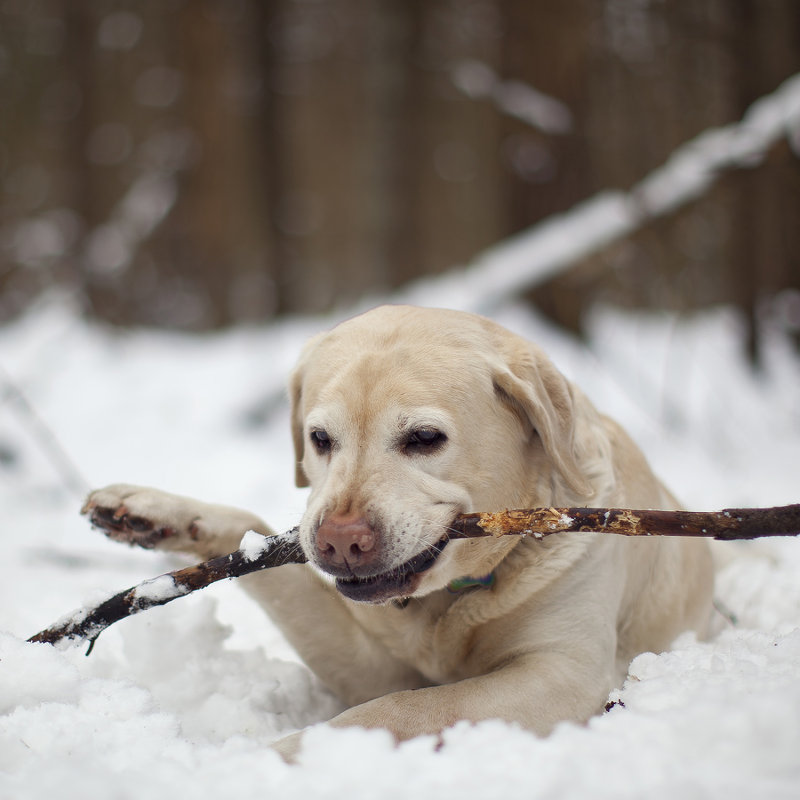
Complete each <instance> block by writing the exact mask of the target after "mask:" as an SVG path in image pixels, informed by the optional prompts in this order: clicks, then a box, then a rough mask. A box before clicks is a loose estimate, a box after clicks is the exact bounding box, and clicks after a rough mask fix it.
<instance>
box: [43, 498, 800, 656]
mask: <svg viewBox="0 0 800 800" xmlns="http://www.w3.org/2000/svg"><path fill="white" fill-rule="evenodd" d="M569 532H572V533H613V534H619V535H623V536H700V537H707V538H713V539H721V540H734V539H755V538H759V537H764V536H798V535H800V504H798V505H790V506H777V507H774V508H733V509H725V510H723V511H710V512H703V511H650V510H631V509H622V508H534V509H525V510H517V511H501V512H496V513H474V514H462V515H460V516H458V517H457V518H456V519H455V521H454V522H453V524H452V525H451V526H450V528H449V530H448V535H449V537H450V538H451V539H472V538H477V537H482V536H493V537H497V536H525V537H527V536H531V537H533V538H535V539H541V538H543V537H545V536H550V535H551V534H554V533H569ZM305 561H306V557H305V554H304V553H303V551H302V549H301V547H300V542H299V538H298V529H297V528H293V529H292V530H290V531H287V532H286V533H283V534H280V535H278V536H266V537H265V536H261V535H260V534H256V533H248V534H246V535H245V537H244V539H242V544H241V546H240V548H239V549H238V550H236V551H235V552H233V553H230V554H229V555H226V556H220V557H219V558H214V559H211V560H210V561H204V562H202V563H200V564H196V565H195V566H193V567H186V568H184V569H179V570H175V571H174V572H168V573H166V574H164V575H161V576H159V577H157V578H152V579H150V580H147V581H144V582H143V583H140V584H137V585H136V586H133V587H132V588H130V589H126V590H125V591H124V592H120V593H119V594H116V595H114V596H113V597H111V598H109V599H108V600H106V601H105V602H103V603H101V604H100V605H98V606H95V607H94V608H91V609H80V610H78V611H77V612H75V613H73V614H71V615H69V616H68V617H65V618H64V619H62V620H60V621H59V622H57V623H55V624H54V625H53V626H52V627H50V628H47V629H46V630H43V631H41V632H40V633H37V634H36V635H35V636H32V637H31V638H30V639H29V640H28V641H30V642H45V643H48V644H58V643H60V642H62V641H68V640H72V641H78V642H80V641H88V642H89V649H88V650H87V653H86V654H87V655H88V654H89V653H90V652H91V650H92V647H93V646H94V642H95V640H96V639H97V637H98V636H99V635H100V634H101V633H102V632H103V631H104V630H105V629H106V628H107V627H108V626H109V625H112V624H113V623H114V622H117V621H119V620H121V619H124V618H125V617H128V616H131V615H133V614H138V613H139V612H140V611H145V610H146V609H148V608H152V607H153V606H159V605H164V604H165V603H169V602H170V601H171V600H174V599H175V598H176V597H183V596H184V595H186V594H189V593H190V592H194V591H196V590H197V589H202V588H204V587H205V586H208V585H210V584H212V583H214V582H216V581H219V580H222V579H224V578H239V577H241V576H242V575H247V574H249V573H251V572H258V571H260V570H262V569H269V568H271V567H280V566H282V565H284V564H302V563H305Z"/></svg>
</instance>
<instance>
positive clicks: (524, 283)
mask: <svg viewBox="0 0 800 800" xmlns="http://www.w3.org/2000/svg"><path fill="white" fill-rule="evenodd" d="M798 130H800V74H798V75H795V76H793V77H792V78H790V79H788V80H787V81H785V82H784V83H783V84H782V85H781V86H780V87H778V89H776V90H775V91H774V92H772V93H771V94H769V95H767V96H765V97H763V98H761V99H759V100H758V101H756V102H755V103H753V104H752V105H751V106H750V108H749V109H748V110H747V112H746V113H745V114H744V116H743V117H742V119H741V120H740V121H739V122H736V123H732V124H730V125H726V126H723V127H720V128H711V129H709V130H707V131H705V132H703V133H701V134H700V135H699V136H697V137H695V138H694V139H691V140H690V141H688V142H686V143H685V144H683V145H681V146H680V147H679V148H678V149H677V150H676V151H675V152H674V153H673V154H672V155H671V156H670V158H669V159H668V160H667V161H666V163H664V164H663V165H662V166H660V167H658V168H657V169H655V170H653V172H651V173H650V174H649V175H647V176H646V177H645V178H643V179H642V180H641V181H639V182H638V183H637V184H635V185H634V186H633V187H632V188H631V189H630V191H627V192H624V191H616V190H609V191H604V192H600V193H599V194H597V195H595V196H594V197H591V198H589V199H587V200H585V201H584V202H582V203H580V204H578V205H577V206H575V207H574V208H572V209H571V210H570V211H567V212H565V213H564V214H560V215H556V216H552V217H549V218H547V219H545V220H543V221H542V222H540V223H538V224H537V225H535V226H533V227H532V228H530V229H528V230H526V231H523V232H522V233H520V234H518V235H516V236H513V237H511V238H509V239H506V240H504V241H503V242H501V243H499V244H497V245H495V246H494V247H491V248H490V249H488V250H486V251H485V252H484V253H482V254H481V255H480V256H478V258H477V259H476V260H475V261H474V262H473V263H472V264H471V265H469V266H468V267H466V268H463V269H458V270H453V271H452V272H448V273H445V274H443V275H441V276H437V277H435V278H429V279H424V280H421V281H418V282H416V283H414V284H413V285H411V286H410V287H408V288H407V289H406V290H405V291H404V292H402V293H401V294H400V295H399V296H398V298H397V299H398V300H400V301H402V302H410V303H420V304H426V303H427V302H429V301H430V298H431V297H437V298H447V303H448V305H450V306H454V307H459V308H464V309H467V310H473V311H487V310H489V309H490V308H492V307H493V306H495V305H497V303H499V302H501V301H502V300H503V299H504V298H507V297H509V296H512V295H514V294H518V293H519V292H522V291H526V290H529V289H531V288H533V287H534V286H536V285H538V284H541V283H543V282H544V281H546V280H548V279H549V278H551V277H553V276H554V275H556V274H558V273H559V272H563V271H565V270H567V269H569V268H570V267H571V266H573V265H574V264H576V263H578V262H580V261H581V260H582V259H584V258H586V257H588V256H589V255H591V254H592V253H595V252H597V251H598V250H600V249H602V248H603V247H606V246H608V245H609V244H612V243H613V242H615V241H619V240H621V239H623V238H625V237H626V236H629V235H631V234H632V233H634V232H635V231H637V230H639V229H641V228H642V227H644V226H645V225H646V224H647V222H648V221H649V220H651V219H654V218H657V217H660V216H662V215H664V214H667V213H670V212H672V211H675V210H677V209H679V208H680V207H682V206H684V205H686V204H687V203H690V202H692V201H693V200H696V199H697V198H699V197H701V196H702V195H703V194H704V193H705V192H706V191H708V189H709V188H710V187H711V186H712V185H713V184H714V182H715V181H716V180H717V178H718V177H719V176H720V175H721V174H722V173H723V172H725V171H728V170H733V169H742V168H748V167H753V166H757V165H758V164H759V163H760V162H761V160H762V159H763V157H764V156H765V154H766V152H767V151H768V150H769V148H770V147H771V146H772V145H773V144H774V143H775V142H776V141H777V140H778V139H780V138H781V137H783V136H787V137H788V138H789V139H790V141H796V140H797V136H798V133H797V132H798ZM440 302H441V301H440Z"/></svg>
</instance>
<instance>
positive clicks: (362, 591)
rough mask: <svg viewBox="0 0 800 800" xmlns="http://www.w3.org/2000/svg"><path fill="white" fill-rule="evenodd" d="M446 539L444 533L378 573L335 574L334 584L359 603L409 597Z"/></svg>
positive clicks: (433, 561)
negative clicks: (430, 544)
mask: <svg viewBox="0 0 800 800" xmlns="http://www.w3.org/2000/svg"><path fill="white" fill-rule="evenodd" d="M447 542H448V539H447V537H443V538H442V539H440V540H439V541H438V542H437V543H436V544H434V545H432V546H431V547H428V548H426V549H425V550H423V551H422V552H421V553H417V555H415V556H414V557H413V558H411V559H409V560H408V561H406V562H405V563H404V564H401V565H400V566H399V567H395V568H394V569H392V570H389V571H388V572H383V573H381V574H379V575H370V576H368V577H361V578H357V577H351V578H337V579H336V588H337V590H338V591H339V592H340V593H341V594H343V595H344V596H345V597H347V598H348V599H350V600H356V601H358V602H361V603H384V602H386V601H387V600H392V599H394V598H405V597H408V596H410V595H411V594H413V593H414V591H415V590H416V588H417V586H418V585H419V580H420V576H421V575H422V573H423V572H426V571H427V570H429V569H430V568H431V567H432V566H433V565H434V564H435V563H436V559H437V558H439V556H440V555H441V553H442V550H444V548H445V547H446V545H447Z"/></svg>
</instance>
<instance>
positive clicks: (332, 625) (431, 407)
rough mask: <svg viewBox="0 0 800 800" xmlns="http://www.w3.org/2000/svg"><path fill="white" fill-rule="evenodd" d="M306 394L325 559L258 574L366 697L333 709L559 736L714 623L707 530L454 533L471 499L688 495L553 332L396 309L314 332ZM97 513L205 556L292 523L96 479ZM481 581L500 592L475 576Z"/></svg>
mask: <svg viewBox="0 0 800 800" xmlns="http://www.w3.org/2000/svg"><path fill="white" fill-rule="evenodd" d="M291 396H292V397H291V399H292V425H293V434H294V440H295V447H296V450H297V471H298V475H297V478H298V484H299V485H310V486H311V494H310V497H309V500H308V506H307V509H306V513H305V514H304V516H303V519H302V522H301V526H300V533H301V542H302V546H303V548H304V550H305V552H306V554H307V556H308V558H309V561H310V562H311V563H312V565H313V567H309V566H305V565H304V566H297V565H294V566H286V567H282V568H280V569H276V570H268V571H266V572H263V573H259V574H258V575H254V576H249V577H248V578H246V579H243V582H244V584H245V585H246V587H247V589H248V591H250V592H251V594H253V595H254V596H255V597H257V599H258V600H259V601H260V602H261V603H262V605H263V606H264V607H265V608H266V610H267V612H268V613H269V614H270V616H271V617H272V618H273V619H274V620H275V622H276V623H277V624H278V625H279V626H280V627H281V629H282V630H283V632H284V633H285V635H286V637H287V638H288V639H289V641H290V642H291V643H292V644H293V645H294V647H295V648H296V649H297V651H298V652H299V654H300V655H301V657H302V658H303V659H304V660H305V661H306V663H307V664H308V665H309V666H310V667H311V669H312V670H314V672H316V673H317V675H318V676H319V677H320V678H321V679H322V681H323V682H324V683H325V684H326V685H327V686H328V687H329V688H330V689H332V690H333V691H334V692H335V693H336V694H337V695H339V696H340V697H341V698H342V699H343V700H344V701H345V702H346V703H347V704H348V705H349V706H350V708H349V710H347V711H345V712H344V713H342V714H341V715H339V716H338V717H336V718H335V719H334V720H333V721H332V722H333V724H335V725H360V726H364V727H385V728H388V729H389V730H391V731H392V733H393V734H394V735H395V736H396V737H397V738H398V739H407V738H410V737H413V736H416V735H420V734H425V733H437V732H439V731H441V730H442V729H443V728H445V727H447V726H449V725H451V724H453V723H454V722H456V721H457V720H460V719H467V720H473V721H478V720H482V719H487V718H502V719H505V720H510V721H511V720H513V721H517V722H519V723H520V724H522V725H523V726H525V727H526V728H529V729H531V730H533V731H535V732H537V733H540V734H545V733H547V732H548V731H550V730H551V729H552V727H553V726H554V725H555V724H556V723H557V722H558V721H560V720H576V721H582V720H586V719H588V718H589V717H590V716H592V715H593V714H595V713H596V712H597V711H598V710H600V709H601V708H602V707H603V705H604V703H605V701H606V699H607V697H608V694H609V691H610V690H611V689H612V688H613V687H614V686H615V685H619V683H620V682H621V681H622V680H623V678H624V676H625V674H626V671H627V666H628V664H629V662H630V660H631V658H632V657H633V656H635V655H636V654H638V653H640V652H643V651H646V650H653V651H660V650H663V649H665V648H667V647H668V646H669V645H670V643H671V642H672V640H673V639H674V637H675V636H676V635H677V634H678V633H680V632H681V631H684V630H687V629H694V630H696V631H698V632H699V633H701V634H702V632H703V630H704V628H705V625H706V623H707V619H708V616H709V610H710V601H711V588H712V568H711V560H710V555H709V552H708V547H707V545H706V544H705V543H704V542H702V541H699V540H689V539H679V538H672V537H653V538H648V539H631V538H627V537H617V536H610V535H603V534H563V535H558V536H551V537H547V538H545V539H542V540H536V539H534V538H532V537H527V538H524V539H522V538H518V537H502V538H501V539H477V540H469V541H463V540H462V541H456V540H453V541H450V542H447V540H446V533H447V527H448V525H449V524H450V522H451V521H452V520H453V519H454V517H455V516H456V515H457V514H458V513H462V512H466V511H492V510H503V509H506V508H525V507H535V506H586V505H592V506H621V507H629V508H674V507H676V505H677V504H676V501H675V500H674V498H672V496H671V495H670V494H669V493H668V492H667V491H666V489H664V488H663V486H662V485H661V484H660V483H659V482H658V480H657V479H656V478H655V477H654V476H653V474H652V472H651V470H650V468H649V467H648V465H647V463H646V461H645V459H644V457H643V456H642V455H641V453H640V452H639V450H638V449H637V448H636V446H635V445H634V444H633V443H632V442H631V440H630V439H629V438H628V437H627V435H626V434H625V433H624V432H623V431H622V429H621V428H620V427H619V426H617V425H616V424H615V423H614V422H612V421H611V420H609V419H607V418H605V417H603V416H602V415H600V414H599V413H598V412H597V411H596V410H595V409H594V407H593V406H592V405H591V404H590V403H589V401H588V400H587V399H586V398H585V397H584V396H583V395H582V394H581V392H580V391H579V390H578V389H576V388H575V387H574V386H572V385H570V384H569V383H568V382H567V381H566V380H565V379H564V378H563V377H562V376H561V375H560V373H558V372H557V371H556V369H555V368H554V367H553V366H552V364H551V363H550V362H549V361H548V360H547V359H546V358H545V357H544V355H543V354H542V353H541V352H540V351H539V350H538V349H537V348H535V347H534V346H533V345H530V344H529V343H527V342H525V341H523V340H522V339H520V338H518V337H516V336H514V335H513V334H511V333H509V332H508V331H506V330H504V329H503V328H501V327H499V326H498V325H496V324H494V323H492V322H490V321H488V320H486V319H483V318H481V317H477V316H474V315H469V314H463V313H459V312H452V311H435V310H425V309H417V308H410V307H382V308H379V309H375V310H373V311H371V312H368V313H367V314H364V315H362V316H360V317H356V318H354V319H352V320H350V321H348V322H346V323H343V324H342V325H340V326H338V327H337V328H335V329H334V330H333V331H332V332H330V333H327V334H323V335H321V336H319V337H317V338H316V339H314V340H312V341H311V342H310V343H309V344H308V346H307V347H306V349H305V351H304V353H303V355H302V357H301V359H300V363H299V365H298V367H297V369H296V370H295V372H294V374H293V376H292V380H291ZM87 509H88V510H90V511H91V512H92V518H93V520H94V521H95V522H96V523H97V524H98V525H99V526H100V527H104V528H106V529H107V530H108V531H109V533H111V535H112V536H115V537H116V538H121V539H124V540H126V541H132V542H137V543H140V544H143V545H145V546H158V547H162V548H166V549H173V550H180V551H183V552H188V553H191V554H193V555H196V556H199V557H202V558H209V557H212V556H216V555H220V554H223V553H227V552H230V551H231V550H234V549H236V547H237V546H238V543H239V539H240V538H241V535H242V534H243V533H244V532H245V531H246V530H248V529H253V530H257V531H259V532H262V533H265V534H269V533H270V531H269V529H268V528H267V526H266V525H265V524H264V523H263V522H262V521H261V520H259V519H257V518H256V517H253V516H252V515H250V514H247V513H245V512H241V511H238V510H236V509H229V508H224V507H220V506H212V505H208V504H205V503H200V502H198V501H195V500H190V499H187V498H180V497H176V496H174V495H168V494H165V493H162V492H158V491H156V490H153V489H142V488H138V487H132V486H120V485H117V486H112V487H108V488H107V489H103V490H99V491H98V492H95V493H93V494H92V495H91V496H90V498H89V501H88V503H87ZM320 572H322V573H325V574H326V576H327V577H321V576H320ZM331 578H333V579H335V581H334V580H331ZM462 578H469V579H479V578H483V579H484V580H483V583H484V584H488V587H487V588H484V587H483V586H482V585H481V584H480V583H478V582H477V581H475V580H468V581H466V584H467V585H468V586H469V587H470V588H466V589H463V590H461V591H455V590H454V588H453V587H455V586H457V585H459V586H460V585H463V584H464V583H465V582H464V581H462V582H461V583H455V582H456V581H458V579H462ZM409 598H410V599H409ZM295 746H296V742H295V741H294V740H293V739H292V740H290V741H286V742H285V743H284V744H283V745H282V749H283V751H284V752H290V751H291V750H292V749H293V748H294V747H295Z"/></svg>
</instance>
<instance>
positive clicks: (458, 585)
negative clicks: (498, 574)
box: [447, 572, 496, 594]
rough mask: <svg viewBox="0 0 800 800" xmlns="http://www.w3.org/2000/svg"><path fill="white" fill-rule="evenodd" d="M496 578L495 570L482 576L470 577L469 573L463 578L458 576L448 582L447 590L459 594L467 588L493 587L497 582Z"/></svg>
mask: <svg viewBox="0 0 800 800" xmlns="http://www.w3.org/2000/svg"><path fill="white" fill-rule="evenodd" d="M495 580H496V578H495V574H494V572H490V573H489V574H488V575H484V576H483V577H482V578H470V577H469V576H468V575H465V576H464V577H463V578H456V579H455V580H452V581H450V583H448V584H447V591H448V592H451V593H452V594H458V593H459V592H463V591H464V590H465V589H477V588H482V589H491V588H492V586H494V584H495Z"/></svg>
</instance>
